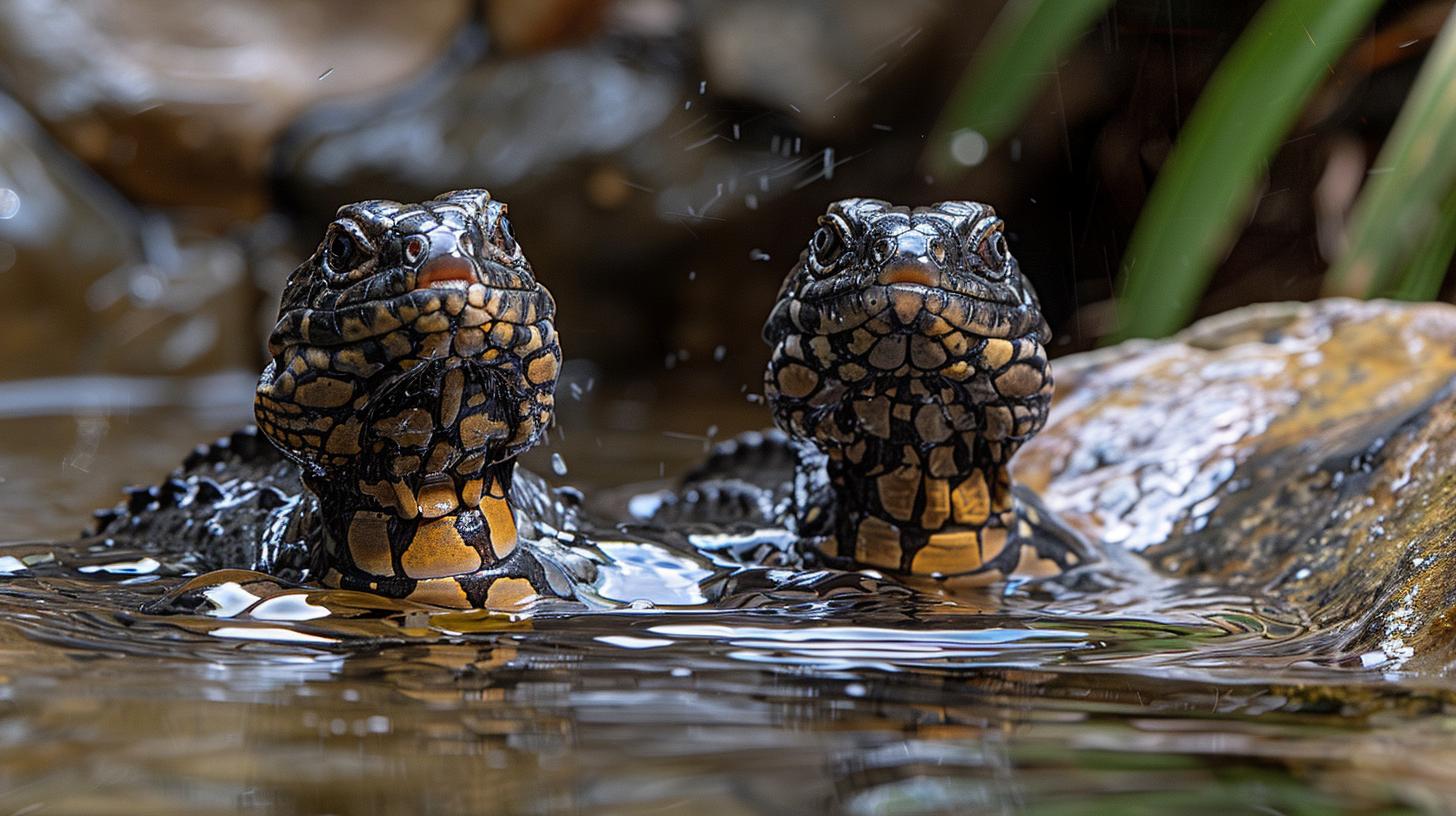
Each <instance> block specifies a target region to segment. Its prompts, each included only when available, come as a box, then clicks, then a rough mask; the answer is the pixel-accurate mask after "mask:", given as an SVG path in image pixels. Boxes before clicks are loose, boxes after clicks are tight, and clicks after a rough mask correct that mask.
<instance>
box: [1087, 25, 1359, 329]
mask: <svg viewBox="0 0 1456 816" xmlns="http://www.w3.org/2000/svg"><path fill="white" fill-rule="evenodd" d="M1379 4H1380V3H1379V0H1338V1H1337V2H1331V1H1330V0H1270V1H1269V2H1268V3H1266V4H1265V5H1264V6H1263V8H1261V9H1260V10H1259V12H1258V14H1257V15H1255V17H1254V19H1253V20H1252V21H1251V22H1250V23H1249V26H1248V28H1246V29H1245V30H1244V32H1243V34H1241V35H1240V36H1239V40H1238V42H1237V43H1235V44H1234V47H1233V49H1232V50H1231V51H1230V52H1229V54H1228V55H1227V56H1226V57H1224V59H1223V61H1222V62H1221V63H1220V64H1219V66H1218V68H1217V70H1215V71H1214V74H1213V77H1212V79H1210V80H1209V83H1208V86H1207V87H1206V88H1204V91H1203V94H1202V96H1200V97H1199V99H1198V104H1197V105H1195V106H1194V108H1193V112H1192V113H1191V114H1190V115H1189V117H1188V122H1187V124H1185V125H1184V126H1183V129H1182V131H1181V132H1180V133H1179V134H1178V142H1177V144H1175V145H1174V147H1173V152H1172V153H1171V154H1170V155H1169V157H1168V161H1167V163H1166V164H1165V165H1164V166H1163V169H1162V170H1161V171H1160V172H1159V173H1158V178H1157V181H1156V182H1155V183H1154V185H1153V190H1152V193H1151V194H1150V195H1149V196H1148V202H1147V204H1146V205H1145V206H1144V208H1143V212H1142V215H1141V216H1140V217H1139V218H1138V223H1137V226H1136V227H1135V228H1134V229H1133V234H1132V239H1131V240H1130V241H1129V244H1128V248H1127V252H1126V254H1125V255H1124V256H1123V261H1122V296H1121V297H1120V298H1119V299H1118V325H1117V329H1116V331H1115V332H1114V339H1125V338H1128V337H1161V336H1164V335H1167V334H1171V333H1172V332H1174V331H1176V330H1177V329H1179V328H1181V327H1182V326H1183V325H1184V324H1186V323H1187V322H1188V319H1189V317H1191V316H1192V314H1193V311H1194V309H1195V307H1196V306H1197V303H1198V299H1199V297H1200V296H1201V295H1202V293H1203V290H1204V288H1205V287H1206V286H1207V285H1208V279H1209V276H1210V275H1212V274H1213V269H1214V266H1215V264H1216V263H1217V261H1218V259H1219V257H1220V256H1221V255H1222V254H1223V252H1224V251H1225V249H1226V248H1227V245H1228V241H1229V240H1230V238H1231V237H1232V236H1233V234H1234V229H1235V227H1236V225H1238V224H1239V223H1241V222H1242V221H1243V220H1244V218H1245V216H1246V213H1247V212H1248V209H1249V205H1250V198H1251V196H1252V193H1253V191H1254V188H1255V186H1256V185H1257V184H1258V183H1259V180H1260V179H1261V178H1262V176H1263V173H1264V166H1265V164H1266V163H1267V162H1268V160H1269V157H1270V156H1271V155H1272V154H1273V152H1274V150H1275V148H1276V147H1277V146H1278V144H1279V142H1280V140H1281V139H1282V138H1283V137H1284V135H1285V134H1286V133H1287V132H1288V131H1289V128H1290V127H1291V126H1292V125H1293V123H1294V121H1295V118H1296V117H1297V116H1298V115H1299V112H1300V110H1301V109H1302V108H1303V107H1304V103H1305V101H1306V99H1308V97H1309V95H1310V94H1311V93H1312V92H1313V91H1314V89H1315V88H1316V87H1317V86H1318V85H1319V82H1320V79H1321V78H1322V77H1324V76H1325V75H1326V73H1328V71H1329V68H1330V64H1331V63H1332V61H1333V60H1335V59H1336V58H1337V57H1338V56H1339V55H1340V53H1341V52H1343V51H1344V50H1345V48H1346V47H1347V46H1348V45H1349V44H1350V42H1351V39H1352V38H1353V37H1354V35H1355V33H1356V32H1357V31H1359V30H1360V29H1361V28H1362V27H1363V26H1364V25H1365V24H1366V22H1368V21H1369V19H1370V15H1371V14H1372V13H1374V11H1375V8H1376V7H1377V6H1378V5H1379Z"/></svg>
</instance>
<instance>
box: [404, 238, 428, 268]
mask: <svg viewBox="0 0 1456 816" xmlns="http://www.w3.org/2000/svg"><path fill="white" fill-rule="evenodd" d="M429 246H430V245H429V242H427V241H426V240H425V239H424V237H423V236H419V235H411V236H410V237H409V238H408V239H407V240H406V241H405V242H404V260H405V262H406V263H414V262H415V261H418V260H419V259H420V258H421V257H422V256H424V254H425V250H426V249H428V248H429Z"/></svg>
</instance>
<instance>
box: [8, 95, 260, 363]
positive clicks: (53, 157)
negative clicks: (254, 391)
mask: <svg viewBox="0 0 1456 816" xmlns="http://www.w3.org/2000/svg"><path fill="white" fill-rule="evenodd" d="M187 232H188V231H187V230H185V229H184V230H179V229H178V228H177V227H176V226H175V225H174V224H173V223H172V222H170V221H168V220H166V219H164V218H162V217H160V216H155V215H154V216H146V215H144V214H142V213H140V212H138V211H137V210H136V209H134V208H133V207H132V206H131V205H129V204H128V203H126V202H125V201H123V200H122V199H121V198H120V196H118V195H117V194H116V192H115V191H114V190H112V189H111V188H109V187H108V186H107V185H106V184H105V183H103V182H102V181H101V180H99V179H97V178H96V177H95V176H94V175H93V174H91V173H90V172H89V171H88V170H86V168H84V167H82V166H80V165H79V164H77V163H76V162H75V160H74V159H73V158H71V157H70V156H67V155H65V154H64V153H63V151H61V150H59V149H58V148H57V147H56V146H55V145H54V144H52V143H51V142H50V141H49V139H47V138H46V136H45V135H44V134H43V133H42V132H41V129H40V127H39V126H38V125H37V124H36V123H35V122H34V121H33V120H31V119H30V118H29V117H28V116H26V115H25V113H24V112H23V111H22V110H21V109H20V108H19V106H17V105H16V104H15V103H14V102H12V101H10V100H9V99H6V98H4V97H3V96H0V348H4V349H5V354H4V356H3V357H0V379H11V378H16V377H53V376H61V375H66V374H75V373H81V372H110V373H133V374H159V373H178V372H199V371H208V370H214V369H216V368H219V367H228V366H238V365H244V366H249V367H251V366H253V365H254V358H255V357H256V354H257V351H256V347H255V345H254V344H253V343H252V342H243V343H239V342H238V341H237V338H238V337H240V336H242V337H245V338H246V337H249V335H250V334H251V328H250V327H249V325H248V321H249V318H250V315H249V312H250V302H251V298H250V297H249V296H248V295H249V293H250V292H251V287H250V286H249V285H248V284H247V280H246V275H245V270H244V255H243V251H242V248H241V247H240V245H239V244H237V243H236V242H234V241H232V240H230V239H221V238H211V237H206V236H201V235H189V234H187Z"/></svg>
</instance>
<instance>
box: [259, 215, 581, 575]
mask: <svg viewBox="0 0 1456 816" xmlns="http://www.w3.org/2000/svg"><path fill="white" fill-rule="evenodd" d="M554 315H555V304H554V303H553V301H552V299H551V294H550V293H549V292H547V290H546V289H545V288H544V287H543V286H541V285H540V284H539V283H537V282H536V278H535V276H534V274H533V273H532V271H531V265H530V264H529V263H528V262H527V261H526V258H525V256H524V255H523V254H522V251H521V247H520V245H519V244H517V243H516V239H515V236H514V235H513V233H512V231H511V225H510V220H509V218H508V217H507V214H506V205H505V204H503V203H501V202H499V201H494V200H492V199H491V197H490V194H489V193H487V192H486V191H484V190H462V191H459V192H453V193H446V194H445V195H442V196H439V197H438V198H435V199H434V200H431V201H427V202H424V203H422V204H401V203H398V202H394V201H365V202H360V203H358V204H351V205H348V206H346V207H343V208H341V209H340V210H339V211H338V217H337V218H336V219H335V221H334V222H333V223H332V224H330V225H329V227H328V230H327V231H326V232H325V234H324V237H323V240H322V241H321V242H320V243H319V246H318V248H317V250H315V252H314V253H313V255H312V256H311V257H310V258H309V259H308V260H307V261H305V262H304V263H303V264H302V265H301V266H299V267H298V269H297V270H295V271H294V272H293V274H292V275H291V276H290V277H289V279H288V282H287V285H286V287H285V289H284V292H283V302H282V306H281V308H280V309H279V314H278V323H277V326H276V328H274V330H273V333H272V335H271V336H270V337H269V340H268V353H269V355H270V356H271V358H272V361H271V362H270V363H269V364H268V366H267V369H266V370H265V371H264V372H263V376H262V378H261V379H260V381H259V383H258V391H257V398H256V401H255V414H256V417H257V421H258V427H259V428H260V429H261V430H262V432H263V433H264V434H265V435H266V436H267V437H268V439H270V440H271V441H272V442H273V443H274V444H275V445H276V446H278V447H279V448H280V449H282V450H283V451H284V453H285V454H287V455H288V456H290V457H291V458H293V459H294V460H296V461H298V462H299V463H300V464H301V465H302V466H303V468H304V472H305V479H306V481H308V483H309V486H310V488H312V489H313V490H314V492H315V493H318V494H319V497H320V500H321V506H322V508H323V511H324V515H325V523H326V524H327V525H328V526H329V527H330V532H331V534H332V535H333V536H334V537H335V538H336V539H338V540H340V541H348V542H349V544H350V546H351V547H353V546H354V545H355V543H356V541H357V542H368V543H365V544H361V545H360V546H359V547H358V548H357V549H360V550H363V551H370V552H356V553H355V554H354V555H355V557H354V558H353V566H355V567H360V568H361V569H363V570H364V571H365V572H368V573H371V574H383V575H389V574H391V573H392V572H397V570H395V567H398V566H399V565H400V563H401V562H400V560H399V556H400V553H401V551H403V550H406V549H407V548H408V546H409V538H410V536H411V535H413V534H414V531H413V530H412V529H408V530H407V529H403V528H404V527H408V526H410V525H408V524H405V522H411V523H413V522H415V521H416V520H417V519H419V518H424V519H432V518H442V517H450V518H454V516H452V515H450V514H452V513H455V512H457V511H461V510H468V509H470V508H475V507H479V506H480V504H481V501H482V494H483V493H484V494H485V495H487V496H489V495H490V494H492V493H493V492H494V493H498V494H503V493H504V490H505V489H506V488H507V487H508V483H507V480H508V478H509V474H508V472H507V473H505V474H494V478H493V474H492V472H491V471H490V469H491V468H492V467H493V466H497V465H501V464H502V463H509V462H510V461H512V459H513V457H515V456H516V455H517V454H519V453H521V452H522V451H524V450H526V449H527V448H529V447H531V446H532V445H534V444H535V443H536V442H537V441H538V440H539V439H540V437H541V435H542V434H543V433H544V432H545V430H546V427H547V425H548V424H549V423H550V421H551V417H552V406H553V390H554V388H555V384H556V376H557V372H558V368H559V361H560V359H561V350H560V347H559V345H558V343H557V339H556V330H555V326H554V323H553V318H554ZM361 508H364V509H365V512H366V513H368V514H371V515H362V514H361V513H360V512H358V511H359V510H360V509H361ZM376 517H380V518H376ZM360 519H365V520H366V521H368V522H369V525H372V526H370V527H369V528H370V529H371V530H374V531H375V532H373V533H367V532H361V530H362V529H363V528H361V527H360V525H361V524H362V522H361V521H360ZM381 519H383V520H381ZM376 522H377V523H376ZM462 523H463V522H462ZM369 525H366V526H369ZM385 527H387V528H388V530H387V531H386V532H379V531H380V530H384V528H385ZM465 532H466V531H465V530H463V529H462V530H461V533H462V535H464V534H465ZM511 533H512V536H513V535H514V529H513V528H512V530H511ZM386 538H387V539H389V540H388V541H386V540H385V539H386ZM447 538H448V539H449V540H450V541H451V542H453V541H455V538H453V537H449V536H447ZM467 538H468V536H467ZM511 546H512V547H513V546H514V539H513V538H512V541H511ZM380 550H382V551H383V554H381V553H380V552H379V551H380ZM391 551H392V553H393V555H390V554H389V553H390V552H391ZM485 555H486V556H487V560H486V563H487V564H488V563H489V560H488V556H489V552H486V553H485ZM371 560H372V561H373V562H374V563H373V564H372V566H366V565H364V564H361V563H360V562H366V561H371ZM457 561H463V562H470V561H471V559H470V558H461V559H457ZM406 563H407V562H406ZM430 571H432V572H434V571H438V570H435V569H434V568H431V570H430ZM406 572H407V570H406Z"/></svg>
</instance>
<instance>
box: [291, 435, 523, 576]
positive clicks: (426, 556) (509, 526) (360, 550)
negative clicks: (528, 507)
mask: <svg viewBox="0 0 1456 816" xmlns="http://www.w3.org/2000/svg"><path fill="white" fill-rule="evenodd" d="M514 468H515V462H514V461H513V460H512V461H508V462H503V463H500V464H497V465H492V466H490V467H488V468H486V469H485V470H484V471H483V472H481V473H480V474H479V475H478V476H476V477H475V478H471V479H457V478H452V477H450V476H447V475H445V474H434V475H431V476H426V477H422V479H421V481H420V483H419V484H418V485H416V486H411V485H410V484H409V483H408V482H407V481H405V480H397V481H394V482H380V483H378V484H363V483H359V484H352V485H347V484H340V483H336V482H333V481H331V480H328V479H310V480H309V488H310V489H312V490H313V491H314V493H315V494H317V495H318V497H319V509H320V512H321V515H322V517H323V519H324V526H325V542H324V544H325V546H324V547H323V548H322V551H321V553H320V557H321V558H322V560H323V563H322V564H320V565H319V566H320V567H321V569H320V572H321V573H322V574H323V580H324V583H326V584H332V585H335V586H344V587H347V588H357V589H368V590H371V591H374V592H382V593H384V594H386V595H393V596H396V597H403V596H407V595H408V596H411V597H416V598H419V597H420V594H419V592H418V589H419V588H420V587H421V586H426V585H431V584H432V583H438V584H440V585H441V586H442V587H444V588H446V589H447V590H449V591H451V592H453V591H454V586H455V585H456V584H457V583H458V582H440V581H437V580H435V579H453V578H459V577H462V576H470V575H474V574H476V573H479V572H481V571H483V570H484V571H488V570H491V569H492V568H494V567H496V566H497V565H499V564H500V562H501V561H503V560H504V559H505V558H507V557H508V556H509V555H511V553H512V552H514V551H515V549H516V545H517V533H516V522H515V516H514V508H513V506H512V503H511V497H510V486H511V476H512V474H513V472H514ZM355 488H357V489H355Z"/></svg>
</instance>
